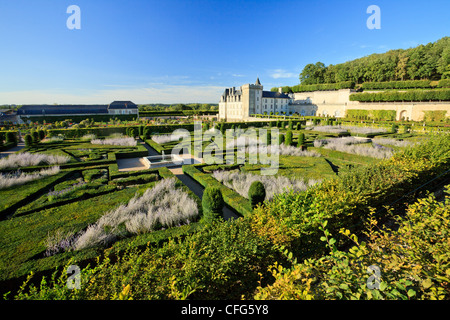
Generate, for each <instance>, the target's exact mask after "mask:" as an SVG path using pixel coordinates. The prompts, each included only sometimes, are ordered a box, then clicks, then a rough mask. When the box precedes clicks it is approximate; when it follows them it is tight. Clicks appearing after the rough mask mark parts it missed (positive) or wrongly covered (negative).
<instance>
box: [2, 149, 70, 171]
mask: <svg viewBox="0 0 450 320" xmlns="http://www.w3.org/2000/svg"><path fill="white" fill-rule="evenodd" d="M69 161H70V157H69V156H60V155H53V154H42V153H29V152H22V153H13V154H11V155H10V156H8V157H7V158H2V159H0V170H1V169H8V168H20V167H28V166H38V165H44V164H50V165H54V164H63V163H67V162H69Z"/></svg>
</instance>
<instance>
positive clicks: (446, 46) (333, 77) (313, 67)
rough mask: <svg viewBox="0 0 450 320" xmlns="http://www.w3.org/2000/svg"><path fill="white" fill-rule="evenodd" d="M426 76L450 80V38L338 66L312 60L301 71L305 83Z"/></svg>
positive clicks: (424, 77) (399, 79)
mask: <svg viewBox="0 0 450 320" xmlns="http://www.w3.org/2000/svg"><path fill="white" fill-rule="evenodd" d="M422 79H427V80H440V79H450V37H444V38H442V39H440V40H438V41H436V42H430V43H428V44H427V45H419V46H417V47H415V48H410V49H406V50H405V49H397V50H390V51H388V52H386V53H381V54H372V55H370V56H366V57H363V58H359V59H356V60H352V61H347V62H344V63H341V64H336V65H332V64H330V65H329V66H325V64H323V63H322V62H317V63H315V64H312V63H310V64H308V65H306V66H305V68H304V69H303V71H302V72H301V73H300V83H301V84H302V85H312V84H322V83H339V82H344V81H351V82H354V83H357V84H360V83H363V82H382V81H405V80H422Z"/></svg>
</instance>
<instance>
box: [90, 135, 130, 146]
mask: <svg viewBox="0 0 450 320" xmlns="http://www.w3.org/2000/svg"><path fill="white" fill-rule="evenodd" d="M91 144H97V145H110V146H122V147H135V146H136V145H137V142H136V140H135V139H134V138H129V137H120V138H107V139H103V140H102V139H92V140H91Z"/></svg>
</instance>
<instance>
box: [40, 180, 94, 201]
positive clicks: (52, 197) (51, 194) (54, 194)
mask: <svg viewBox="0 0 450 320" xmlns="http://www.w3.org/2000/svg"><path fill="white" fill-rule="evenodd" d="M86 185H87V183H86V182H84V181H80V182H78V183H76V184H74V185H72V186H70V187H69V188H66V189H63V190H59V191H57V190H53V191H49V192H48V193H47V197H48V201H50V202H52V201H53V200H55V199H57V198H63V197H64V196H67V195H68V194H70V193H71V192H73V191H75V190H79V189H82V188H84V187H86Z"/></svg>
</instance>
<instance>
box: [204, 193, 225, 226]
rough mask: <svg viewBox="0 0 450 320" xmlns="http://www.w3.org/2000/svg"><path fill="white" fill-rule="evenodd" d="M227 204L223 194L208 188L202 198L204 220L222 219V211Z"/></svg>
mask: <svg viewBox="0 0 450 320" xmlns="http://www.w3.org/2000/svg"><path fill="white" fill-rule="evenodd" d="M224 205H225V202H224V201H223V197H222V192H220V190H219V189H218V188H214V187H207V188H206V189H205V191H204V192H203V196H202V208H203V218H204V219H205V220H206V221H211V220H213V219H216V218H220V217H222V210H223V206H224Z"/></svg>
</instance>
